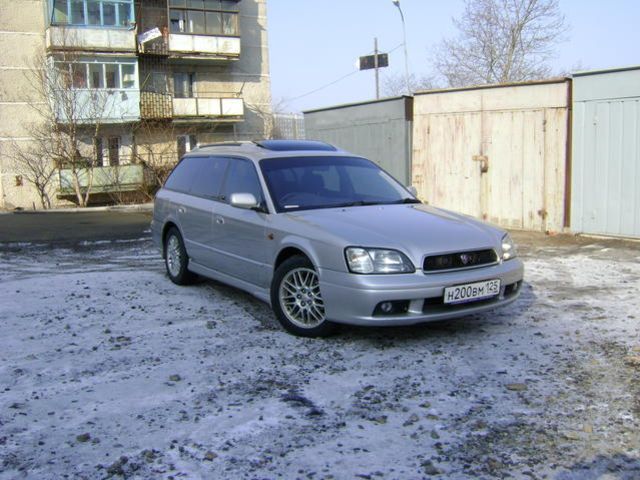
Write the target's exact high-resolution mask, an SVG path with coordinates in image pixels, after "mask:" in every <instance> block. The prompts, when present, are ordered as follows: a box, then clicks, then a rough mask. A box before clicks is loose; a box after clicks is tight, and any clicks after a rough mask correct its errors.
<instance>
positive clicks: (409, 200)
mask: <svg viewBox="0 0 640 480" xmlns="http://www.w3.org/2000/svg"><path fill="white" fill-rule="evenodd" d="M391 203H422V202H421V201H420V200H418V199H417V198H403V199H402V200H398V201H397V202H391Z"/></svg>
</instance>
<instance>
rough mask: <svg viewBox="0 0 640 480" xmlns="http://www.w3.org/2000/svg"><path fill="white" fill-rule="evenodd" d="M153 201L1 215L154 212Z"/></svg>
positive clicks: (4, 213)
mask: <svg viewBox="0 0 640 480" xmlns="http://www.w3.org/2000/svg"><path fill="white" fill-rule="evenodd" d="M152 211H153V203H142V204H137V205H110V206H106V207H84V208H79V207H75V208H52V209H49V210H14V211H4V212H0V215H10V214H16V215H34V214H36V215H37V214H40V213H45V214H47V213H81V212H85V213H90V212H152Z"/></svg>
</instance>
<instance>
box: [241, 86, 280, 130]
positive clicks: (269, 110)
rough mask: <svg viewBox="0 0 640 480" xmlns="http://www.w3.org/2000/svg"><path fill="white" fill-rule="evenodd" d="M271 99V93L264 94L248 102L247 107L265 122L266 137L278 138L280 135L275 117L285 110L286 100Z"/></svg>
mask: <svg viewBox="0 0 640 480" xmlns="http://www.w3.org/2000/svg"><path fill="white" fill-rule="evenodd" d="M270 100H271V96H270V95H264V96H261V97H259V98H256V99H254V101H253V102H251V103H247V108H248V109H249V110H250V111H251V112H253V113H254V114H255V115H256V116H257V117H258V118H259V119H260V121H261V122H262V124H263V136H264V138H276V137H277V136H278V131H277V130H278V129H277V126H276V121H275V117H276V115H278V114H282V113H284V111H285V104H286V101H285V100H284V99H280V100H277V101H274V102H273V103H272V102H271V101H270Z"/></svg>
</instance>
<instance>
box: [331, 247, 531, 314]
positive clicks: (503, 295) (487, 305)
mask: <svg viewBox="0 0 640 480" xmlns="http://www.w3.org/2000/svg"><path fill="white" fill-rule="evenodd" d="M523 275H524V266H523V264H522V262H521V261H520V259H518V258H515V259H512V260H508V261H506V262H501V263H499V264H497V265H492V266H489V267H482V268H475V269H470V270H464V271H457V272H449V273H429V274H425V273H422V271H421V270H418V271H416V272H415V273H412V274H397V275H356V274H351V273H345V272H336V271H333V270H322V271H321V272H320V291H321V292H322V297H323V299H324V304H325V313H326V316H327V319H328V320H331V321H333V322H337V323H346V324H351V325H369V326H375V325H378V326H390V325H412V324H416V323H423V322H429V321H435V320H444V319H447V318H455V317H461V316H463V315H469V314H472V313H478V312H483V311H485V310H490V309H493V308H496V307H500V306H503V305H507V304H509V303H511V302H513V301H514V300H516V299H517V298H518V296H519V295H520V290H521V287H522V278H523ZM494 279H500V293H499V295H497V296H496V297H492V298H489V299H484V300H478V301H475V302H469V303H463V304H457V305H446V304H444V303H443V302H442V298H443V295H444V289H445V288H446V287H451V286H455V285H462V284H467V283H474V282H480V281H484V280H494ZM393 301H408V309H407V311H406V312H402V313H396V314H389V315H384V314H379V313H376V314H375V315H374V311H375V310H376V307H377V306H378V305H379V304H380V303H381V302H393Z"/></svg>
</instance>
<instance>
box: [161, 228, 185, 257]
mask: <svg viewBox="0 0 640 480" xmlns="http://www.w3.org/2000/svg"><path fill="white" fill-rule="evenodd" d="M171 228H175V229H176V230H177V231H178V233H179V234H180V235H181V236H182V238H184V236H183V235H182V232H181V231H180V227H178V225H177V224H176V223H175V222H174V221H173V220H168V221H167V222H166V223H165V224H164V226H163V227H162V234H161V236H160V238H161V239H162V258H165V256H166V248H165V246H166V245H165V242H166V240H167V233H169V230H171Z"/></svg>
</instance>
